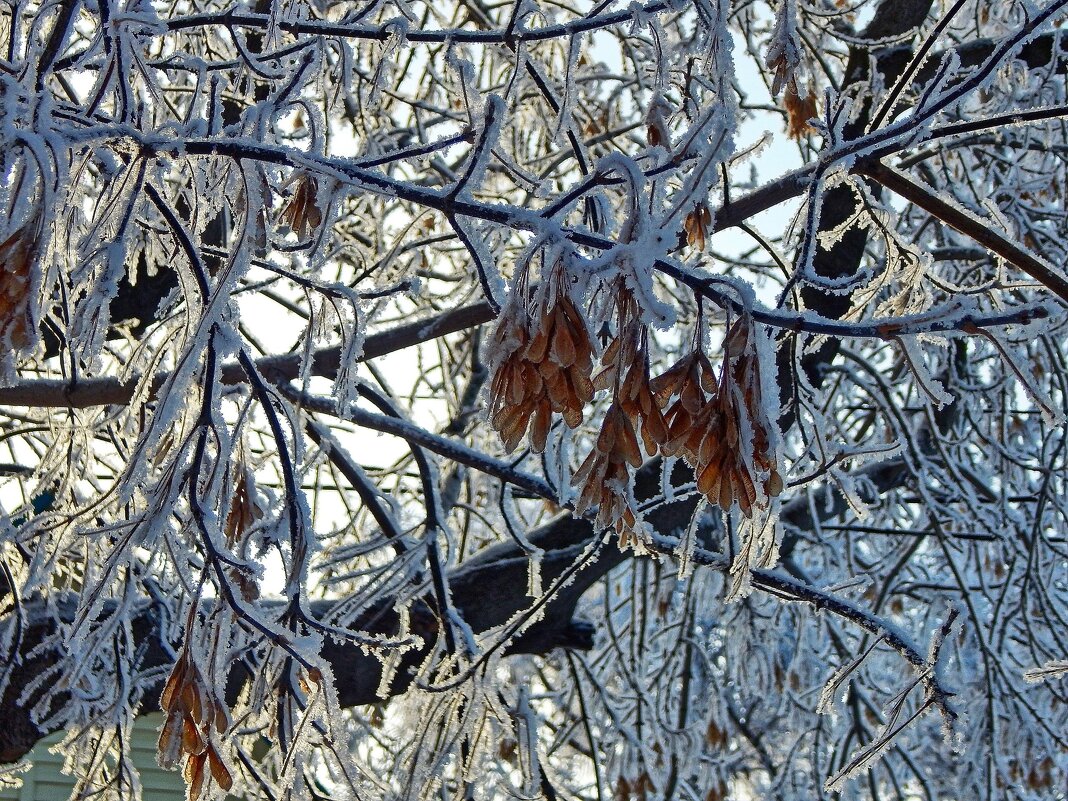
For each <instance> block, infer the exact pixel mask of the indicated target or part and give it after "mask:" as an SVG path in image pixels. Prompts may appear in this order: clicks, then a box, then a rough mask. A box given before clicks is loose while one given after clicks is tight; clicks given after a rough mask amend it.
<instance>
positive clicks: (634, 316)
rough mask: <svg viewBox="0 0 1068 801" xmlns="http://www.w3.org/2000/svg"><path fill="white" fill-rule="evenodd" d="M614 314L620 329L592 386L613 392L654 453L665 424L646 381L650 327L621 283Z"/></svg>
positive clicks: (662, 440)
mask: <svg viewBox="0 0 1068 801" xmlns="http://www.w3.org/2000/svg"><path fill="white" fill-rule="evenodd" d="M616 318H617V320H618V321H619V333H618V335H617V336H616V337H615V338H614V339H613V340H612V342H611V343H610V344H609V345H608V347H607V348H606V349H605V352H604V356H603V357H602V358H601V367H602V370H601V372H600V373H598V374H597V377H596V378H595V379H594V382H593V385H594V389H606V390H609V391H611V392H612V394H613V396H614V397H615V401H616V403H618V404H619V406H620V409H621V410H622V412H623V414H625V415H626V416H627V417H628V419H629V420H630V423H631V425H632V426H633V427H634V428H635V429H636V430H639V431H641V435H642V442H643V443H644V445H645V451H646V453H647V454H648V455H649V456H655V455H656V454H657V452H658V451H659V449H660V446H661V445H662V444H663V443H664V441H665V440H666V439H667V427H666V426H665V424H664V415H663V413H662V412H661V407H660V404H658V403H657V402H656V398H655V397H654V395H653V392H652V389H651V388H650V384H649V329H648V328H647V327H646V326H645V324H644V323H643V322H642V320H641V311H640V309H639V308H638V302H637V301H636V300H635V299H634V295H633V294H632V293H631V292H630V291H629V290H628V289H627V288H626V287H625V286H623V285H622V283H621V284H620V285H619V286H618V287H617V290H616Z"/></svg>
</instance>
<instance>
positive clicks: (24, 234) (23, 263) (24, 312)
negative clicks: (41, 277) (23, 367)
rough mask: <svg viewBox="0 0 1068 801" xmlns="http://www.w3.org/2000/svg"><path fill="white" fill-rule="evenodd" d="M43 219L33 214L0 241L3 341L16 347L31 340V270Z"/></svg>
mask: <svg viewBox="0 0 1068 801" xmlns="http://www.w3.org/2000/svg"><path fill="white" fill-rule="evenodd" d="M40 239H41V221H40V217H39V216H38V215H32V216H31V218H30V219H29V220H27V221H26V222H25V223H24V224H23V225H22V226H21V227H20V228H18V229H17V230H16V231H15V232H14V233H13V234H11V236H9V237H8V238H7V239H5V240H4V241H3V242H0V342H3V343H6V344H8V345H9V346H10V347H13V348H15V349H21V348H25V347H26V346H27V345H29V344H30V341H31V332H32V331H33V317H32V313H31V309H30V272H31V270H32V268H33V263H34V261H36V259H37V251H38V249H39V247H40Z"/></svg>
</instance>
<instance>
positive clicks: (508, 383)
mask: <svg viewBox="0 0 1068 801" xmlns="http://www.w3.org/2000/svg"><path fill="white" fill-rule="evenodd" d="M527 282H528V279H527V273H526V270H524V271H523V272H522V273H521V274H520V275H519V277H518V279H517V281H516V286H515V288H514V289H513V291H512V297H511V298H510V299H509V302H508V304H507V305H506V306H505V308H504V309H502V310H501V314H500V316H499V317H498V318H497V328H496V329H495V330H494V332H493V338H492V341H491V347H492V349H493V350H492V353H493V355H494V356H495V360H496V367H495V369H494V371H493V379H492V381H491V383H490V422H491V423H492V425H493V427H494V428H495V429H496V430H497V431H498V432H499V433H500V435H501V439H502V440H503V441H504V447H505V450H507V451H508V452H511V451H513V450H514V449H515V447H516V446H517V445H518V444H519V441H520V440H521V439H522V438H523V435H524V434H526V432H527V429H528V428H530V447H531V449H532V450H534V451H535V452H537V453H541V452H542V451H543V450H544V449H545V440H546V437H547V436H548V433H549V427H550V425H551V424H552V415H553V413H557V414H560V415H562V416H563V418H564V422H565V423H567V425H568V426H569V427H571V428H576V427H577V426H578V425H579V424H581V423H582V412H583V408H584V407H585V406H586V404H587V403H589V402H590V401H591V400H593V381H592V380H591V377H590V376H591V374H592V372H593V343H592V341H591V339H590V335H589V331H588V330H587V328H586V320H585V318H584V317H583V315H582V313H581V312H580V311H579V310H578V308H577V307H576V306H575V304H574V302H573V301H572V300H571V297H570V291H569V278H568V274H567V270H566V269H565V267H564V264H563V261H562V260H560V261H558V262H557V263H556V265H555V266H554V267H553V268H552V269H551V270H550V271H549V273H548V275H546V276H544V277H543V281H542V284H541V286H540V287H538V290H537V297H536V299H535V301H534V303H533V309H532V310H531V311H528V309H530V306H531V304H529V303H528V302H527V298H528V297H529V287H528V283H527Z"/></svg>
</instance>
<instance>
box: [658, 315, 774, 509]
mask: <svg viewBox="0 0 1068 801" xmlns="http://www.w3.org/2000/svg"><path fill="white" fill-rule="evenodd" d="M653 391H654V393H655V394H656V397H657V400H658V401H659V402H660V403H662V404H667V403H668V401H669V400H670V399H671V398H675V401H674V402H673V403H672V404H671V405H670V406H669V407H668V410H667V412H666V414H665V420H666V422H667V426H668V438H667V441H666V442H665V443H664V445H663V447H662V451H663V453H664V454H665V455H667V456H680V457H682V458H683V459H685V460H686V463H687V464H689V465H690V466H691V467H692V468H693V469H694V474H695V475H696V477H697V489H698V490H699V491H700V492H701V493H702V494H704V495H705V496H706V497H707V498H708V500H709V501H711V502H712V503H715V504H718V505H719V506H720V507H721V508H723V509H729V508H730V507H731V504H733V503H734V502H735V501H737V503H738V507H739V509H741V511H742V514H744V515H745V516H746V517H749V516H751V515H752V512H753V507H754V506H755V505H756V504H757V503H758V501H759V500H760V499H761V496H763V497H764V498H771V497H775V496H777V495H778V494H779V493H780V492H782V489H783V484H782V478H781V477H780V475H779V473H778V470H777V469H776V464H775V457H774V454H773V452H772V450H773V449H772V445H771V434H770V430H771V429H770V425H771V423H770V421H769V420H768V419H767V417H766V414H765V412H764V404H763V401H762V397H761V388H760V367H759V364H758V362H757V357H756V347H755V343H754V342H753V341H752V327H751V325H750V323H749V321H748V320H746V319H744V318H743V319H742V320H739V321H738V322H737V323H735V324H734V326H732V327H731V329H730V331H729V332H728V334H727V341H726V342H725V343H724V353H723V365H722V368H721V372H720V377H719V380H718V381H717V380H716V379H715V376H714V371H713V369H712V365H711V364H710V363H709V361H708V358H707V357H706V356H705V355H704V353H703V352H702V351H701V350H700V348H698V347H694V349H693V350H692V351H691V352H690V353H689V354H687V355H686V356H684V357H683V358H682V359H680V360H679V361H678V362H676V363H675V364H674V365H673V366H672V367H671V368H669V369H668V370H667V371H666V372H665V373H664V374H663V375H661V376H659V377H658V378H657V379H656V380H655V381H654V382H653ZM743 421H744V422H743ZM743 425H747V427H748V429H749V435H748V436H746V435H745V432H744V431H743ZM758 489H759V490H760V492H758Z"/></svg>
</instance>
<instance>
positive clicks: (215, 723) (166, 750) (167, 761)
mask: <svg viewBox="0 0 1068 801" xmlns="http://www.w3.org/2000/svg"><path fill="white" fill-rule="evenodd" d="M159 705H160V709H162V710H163V711H164V712H165V713H166V714H167V720H166V722H165V723H164V724H163V731H161V732H160V735H159V746H158V760H159V764H160V765H161V766H162V767H164V768H168V769H173V768H174V766H175V765H176V764H177V763H178V760H179V759H181V758H182V757H183V756H185V757H186V763H185V771H184V774H185V781H186V784H187V785H188V787H189V798H190V801H197V799H198V798H199V797H200V795H201V793H202V792H203V790H204V786H205V783H206V781H207V776H208V774H209V773H210V775H211V777H212V778H213V779H214V780H215V782H216V783H217V784H218V785H219V786H220V787H221V788H222V789H223V790H229V789H230V788H231V787H232V786H233V783H234V782H233V777H232V776H231V775H230V771H229V769H228V768H227V767H226V765H225V764H223V761H222V758H221V757H220V756H219V752H218V751H217V750H216V749H215V745H214V744H213V743H212V741H211V729H212V727H214V728H215V731H216V732H217V733H218V734H223V733H224V732H226V730H227V729H229V727H230V711H229V709H227V707H226V704H224V703H223V702H222V701H220V700H219V699H218V698H217V697H216V696H215V694H214V693H213V692H212V691H211V689H210V687H209V684H208V682H207V681H205V679H204V675H203V673H202V672H201V670H200V668H199V666H198V665H197V664H196V662H195V661H193V658H192V656H191V654H190V652H189V649H188V648H186V649H183V651H182V654H181V655H180V656H179V657H178V661H177V662H176V663H175V664H174V669H173V670H171V675H170V678H168V679H167V684H166V686H165V687H164V688H163V695H162V696H161V697H160V701H159Z"/></svg>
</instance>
